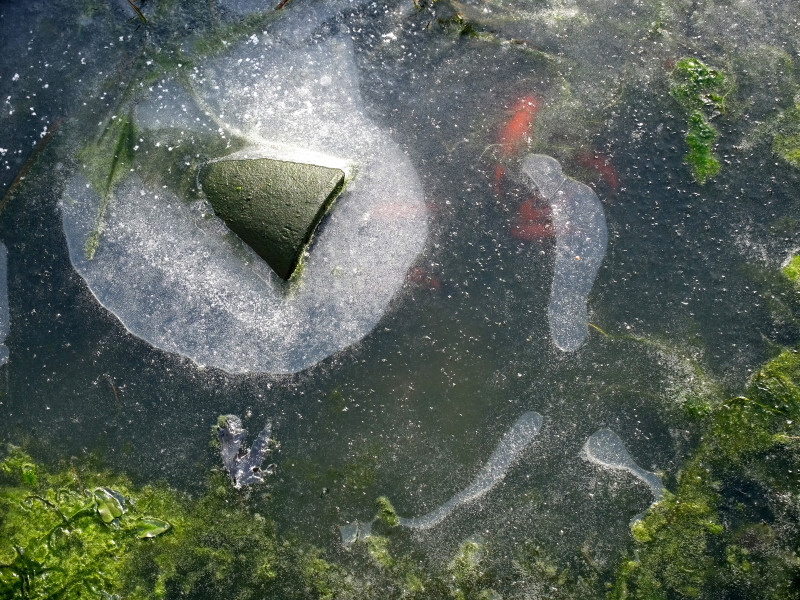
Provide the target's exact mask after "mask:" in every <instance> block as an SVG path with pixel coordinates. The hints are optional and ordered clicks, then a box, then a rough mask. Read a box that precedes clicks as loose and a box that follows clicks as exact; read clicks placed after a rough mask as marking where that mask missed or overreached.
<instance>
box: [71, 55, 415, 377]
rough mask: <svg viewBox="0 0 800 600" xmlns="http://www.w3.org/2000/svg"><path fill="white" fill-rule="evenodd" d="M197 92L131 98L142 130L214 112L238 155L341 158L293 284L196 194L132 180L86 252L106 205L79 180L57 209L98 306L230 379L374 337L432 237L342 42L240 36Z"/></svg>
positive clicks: (287, 369) (407, 173)
mask: <svg viewBox="0 0 800 600" xmlns="http://www.w3.org/2000/svg"><path fill="white" fill-rule="evenodd" d="M331 81H333V82H335V85H330V82H331ZM192 85H193V89H189V90H181V91H177V90H176V91H175V93H170V94H165V93H163V90H154V91H153V94H154V96H161V98H160V99H159V100H156V99H155V98H152V99H151V100H150V101H145V102H143V103H141V104H140V105H139V108H138V109H137V112H136V121H137V125H138V126H140V127H145V128H147V127H156V128H162V127H165V126H166V127H169V126H177V127H180V128H184V127H185V128H187V129H198V130H207V128H208V127H209V125H210V124H209V123H208V121H209V120H213V121H215V125H216V126H218V127H220V128H221V129H222V130H223V131H225V132H226V133H229V134H233V135H236V136H239V137H242V138H244V139H247V140H248V141H249V143H250V147H249V148H247V149H246V150H244V151H243V154H245V155H249V156H253V157H255V156H273V157H276V158H277V157H283V158H284V159H286V158H290V159H292V158H294V159H297V158H300V157H315V158H314V159H312V161H314V160H316V161H317V164H320V161H329V164H330V162H336V163H338V164H341V165H343V166H345V168H346V172H347V173H348V177H349V180H348V181H347V183H346V185H345V190H344V192H343V193H342V194H341V195H340V196H339V198H337V200H336V202H335V204H334V207H333V209H332V211H331V212H330V214H329V215H327V216H326V218H325V219H324V220H323V222H322V224H321V225H320V228H319V229H318V231H317V234H316V236H315V239H314V241H313V243H312V246H311V248H310V251H309V253H308V255H307V257H306V258H305V260H304V269H303V271H302V273H301V274H300V279H299V281H298V282H297V285H294V286H289V288H287V287H286V285H285V284H284V282H282V281H281V280H280V279H279V278H278V277H277V276H276V275H274V273H272V271H271V270H270V269H269V267H267V266H266V264H265V263H264V262H263V261H262V260H261V259H259V258H258V257H257V256H256V255H255V253H253V252H252V251H251V250H250V249H249V248H247V247H246V246H244V245H243V244H242V243H241V242H240V241H239V240H238V238H237V237H236V236H235V235H233V234H232V233H231V232H230V231H229V230H228V229H227V228H226V227H225V226H224V224H222V222H221V221H220V220H218V219H216V218H215V217H214V218H210V219H209V218H207V215H208V214H210V213H211V209H210V207H209V206H208V205H207V203H205V202H198V203H195V204H188V203H187V202H185V201H182V200H181V199H179V198H177V197H175V196H174V195H173V194H172V193H171V192H170V191H169V190H167V189H155V188H154V187H153V186H151V185H149V184H148V182H144V181H141V180H140V179H139V178H138V177H137V176H135V175H132V176H131V177H130V178H129V179H127V180H126V181H125V182H123V183H122V184H120V186H119V187H118V188H117V189H116V191H115V194H114V200H113V201H112V202H111V204H110V206H109V207H108V211H107V212H106V214H105V217H104V227H103V230H102V235H101V236H100V245H99V248H98V250H97V252H96V254H95V257H94V259H93V260H91V261H87V260H86V258H85V255H84V244H85V242H86V239H87V237H88V236H89V234H90V232H91V231H92V229H93V227H94V224H95V221H96V218H97V213H98V208H99V205H100V201H101V199H100V196H99V194H98V193H97V192H96V191H94V190H93V189H92V188H91V187H90V186H87V181H86V180H85V179H84V178H83V177H82V176H80V175H79V176H75V177H73V178H72V179H71V180H70V181H69V182H68V185H67V189H66V191H65V195H64V198H63V201H62V203H61V209H62V217H63V225H64V231H65V233H66V237H67V241H68V245H69V252H70V258H71V260H72V263H73V265H74V266H75V268H76V270H77V271H78V272H79V273H80V274H81V275H82V276H83V277H84V279H86V281H87V283H88V285H89V287H90V289H91V290H92V292H93V293H94V295H95V296H96V297H97V299H98V300H99V301H100V302H101V303H102V304H103V305H104V306H105V307H106V308H108V309H109V310H110V311H111V312H113V313H114V314H115V315H116V316H117V317H118V318H119V319H120V321H122V323H123V324H124V325H125V326H126V327H127V328H128V329H129V330H130V331H131V332H132V333H133V334H134V335H137V336H139V337H141V338H143V339H145V340H147V341H148V342H150V343H151V344H153V345H155V346H157V347H159V348H162V349H164V350H167V351H170V352H176V353H180V354H182V355H185V356H187V357H189V358H191V359H192V360H194V361H195V362H197V363H198V364H201V365H209V366H214V367H218V368H220V369H224V370H225V371H228V372H232V373H242V372H248V371H264V372H270V373H293V372H297V371H300V370H302V369H305V368H307V367H310V366H312V365H314V364H316V363H317V362H319V361H320V360H322V359H324V358H325V357H327V356H329V355H331V354H333V353H334V352H337V351H339V350H341V349H343V348H346V347H347V346H349V345H351V344H353V343H355V342H357V341H358V340H360V339H361V338H362V337H364V336H365V335H366V334H367V333H369V331H370V330H371V329H372V328H373V327H374V326H375V324H376V323H377V322H378V320H379V319H380V318H381V317H382V315H383V314H384V312H385V311H386V309H387V307H388V305H389V302H390V301H391V299H392V297H393V296H394V294H395V293H396V292H397V291H398V290H399V289H400V288H401V287H402V285H403V282H404V278H405V274H406V272H407V270H408V268H409V267H410V266H411V264H412V263H413V261H414V260H415V258H416V256H417V254H418V253H419V252H420V251H421V250H422V247H423V245H424V243H425V240H426V237H427V213H426V209H425V204H424V197H423V192H422V186H421V184H420V182H419V179H418V177H417V175H416V172H415V171H414V168H413V166H412V165H411V163H410V161H409V160H408V158H407V157H406V156H405V155H404V154H403V153H402V152H401V150H400V148H399V147H398V146H397V145H396V144H395V143H394V142H392V140H391V139H390V138H389V137H388V136H387V134H386V133H385V132H383V131H382V130H380V129H379V128H378V127H377V126H375V124H373V123H372V122H371V121H370V120H369V119H368V118H367V117H366V116H365V115H364V109H363V106H362V103H361V99H360V95H359V92H358V78H357V74H356V70H355V66H354V63H353V55H352V49H351V47H350V45H349V43H348V42H346V41H338V40H328V41H327V42H325V43H320V44H317V45H313V46H303V47H300V48H297V47H295V48H285V47H284V48H280V47H272V48H270V49H268V50H266V49H265V48H264V47H263V46H262V45H259V46H255V47H254V46H253V45H252V44H247V43H245V44H242V45H241V46H239V47H238V48H237V49H234V50H233V51H232V52H231V53H230V54H229V55H228V56H227V57H225V58H221V59H217V60H216V61H213V62H211V63H210V64H208V65H207V66H206V67H205V68H203V69H202V70H201V71H200V73H199V74H198V78H197V79H196V80H195V81H194V82H193V84H192ZM173 87H175V86H173V85H171V86H170V88H173ZM300 90H303V93H301V92H300ZM190 103H191V104H193V105H194V108H192V109H191V110H188V111H184V110H183V108H182V107H183V106H186V105H187V104H190ZM199 115H203V118H199V119H198V118H197V117H199ZM220 115H221V116H220ZM322 157H328V158H322Z"/></svg>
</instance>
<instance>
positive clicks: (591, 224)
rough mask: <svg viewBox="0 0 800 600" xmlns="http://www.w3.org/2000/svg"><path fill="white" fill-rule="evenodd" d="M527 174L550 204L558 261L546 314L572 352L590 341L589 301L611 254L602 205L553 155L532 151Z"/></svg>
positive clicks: (555, 333)
mask: <svg viewBox="0 0 800 600" xmlns="http://www.w3.org/2000/svg"><path fill="white" fill-rule="evenodd" d="M522 172H523V173H525V175H527V176H528V177H529V178H530V180H531V182H532V183H533V185H534V186H535V187H536V188H537V189H538V190H539V193H540V194H541V195H542V196H543V197H544V198H545V199H546V200H547V201H548V202H549V203H550V209H551V212H552V219H553V230H554V231H555V238H556V259H555V269H554V273H553V284H552V287H551V289H550V306H549V307H548V309H547V318H548V321H549V324H550V335H551V337H552V339H553V343H554V344H555V345H556V346H557V347H558V348H559V349H560V350H563V351H564V352H573V351H575V350H577V349H578V348H580V347H581V345H583V343H584V342H585V341H586V336H587V335H588V326H589V315H588V312H587V309H586V301H587V298H588V296H589V292H590V291H591V290H592V285H593V284H594V280H595V277H596V276H597V270H598V269H599V268H600V264H601V263H602V262H603V257H604V256H605V253H606V244H607V243H608V230H607V228H606V217H605V214H604V213H603V206H602V204H600V200H599V199H598V198H597V195H596V194H595V193H594V192H593V191H592V189H591V188H590V187H588V186H586V185H584V184H582V183H580V182H578V181H575V180H574V179H571V178H569V177H565V176H564V174H563V173H562V172H561V165H560V164H559V163H558V161H557V160H556V159H554V158H552V157H550V156H545V155H543V154H529V155H528V156H526V157H525V158H524V160H523V162H522Z"/></svg>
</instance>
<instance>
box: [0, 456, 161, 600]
mask: <svg viewBox="0 0 800 600" xmlns="http://www.w3.org/2000/svg"><path fill="white" fill-rule="evenodd" d="M32 474H33V475H32ZM90 483H92V484H93V483H95V482H94V481H93V480H92V478H87V479H86V481H83V482H82V481H81V480H80V479H79V478H78V475H77V471H71V472H70V471H67V470H65V471H63V472H62V473H60V474H58V475H50V474H48V473H46V472H44V471H43V470H42V469H41V468H37V467H36V466H35V465H33V463H32V461H31V459H30V457H29V456H27V455H26V454H25V453H24V452H22V451H21V450H20V449H19V448H15V447H10V448H9V451H8V454H7V456H6V457H5V459H4V460H3V461H2V462H1V463H0V598H30V599H39V598H41V599H44V598H64V599H71V598H106V597H108V596H107V595H108V594H112V593H113V592H114V591H115V588H116V583H117V581H118V577H119V573H120V569H121V566H122V563H121V561H120V559H122V558H124V557H125V556H126V555H127V554H128V553H129V552H130V551H131V550H132V549H133V548H134V547H135V546H136V545H141V544H143V543H145V542H143V541H141V540H139V539H138V538H139V537H141V536H139V535H137V523H138V520H139V519H137V516H136V515H137V513H138V514H141V513H139V511H138V510H137V508H134V506H133V505H132V504H131V502H130V497H129V496H128V488H127V486H128V484H127V482H125V481H124V480H120V479H119V478H116V479H115V480H114V481H113V483H112V482H111V481H109V483H110V484H111V485H113V487H95V488H94V489H93V490H89V489H87V488H86V487H84V486H85V485H88V484H90ZM141 518H145V519H148V518H151V517H147V516H141V517H140V519H141ZM162 523H165V524H166V525H167V528H168V525H169V524H168V523H166V521H162ZM163 531H166V529H164V530H162V531H161V532H159V533H163ZM155 535H158V533H155V532H154V535H153V537H155Z"/></svg>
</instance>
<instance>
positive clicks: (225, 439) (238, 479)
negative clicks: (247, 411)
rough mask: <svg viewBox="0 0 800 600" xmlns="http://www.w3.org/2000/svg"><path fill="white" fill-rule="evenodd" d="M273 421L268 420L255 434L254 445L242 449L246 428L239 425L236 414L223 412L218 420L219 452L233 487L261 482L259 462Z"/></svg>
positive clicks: (267, 445) (239, 420)
mask: <svg viewBox="0 0 800 600" xmlns="http://www.w3.org/2000/svg"><path fill="white" fill-rule="evenodd" d="M271 434H272V424H271V423H269V422H267V424H266V425H265V426H264V429H262V430H261V433H259V434H258V437H257V438H256V441H255V442H254V443H253V447H252V448H250V450H249V451H248V452H244V449H243V448H242V444H243V443H244V440H245V439H247V430H246V429H244V428H243V427H242V421H241V419H239V417H237V416H236V415H223V416H221V417H220V418H219V420H218V421H217V438H218V439H219V444H220V455H221V457H222V464H223V465H224V466H225V470H227V471H228V474H229V475H230V476H231V480H232V481H233V487H235V488H236V489H240V488H242V487H243V486H246V485H251V484H253V483H260V482H262V481H264V477H263V476H262V473H265V472H266V473H267V474H269V473H270V471H269V470H267V471H264V470H263V469H262V468H261V463H263V462H264V459H265V458H266V456H267V453H268V452H269V442H270V435H271Z"/></svg>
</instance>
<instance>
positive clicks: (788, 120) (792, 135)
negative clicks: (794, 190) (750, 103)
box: [772, 104, 800, 168]
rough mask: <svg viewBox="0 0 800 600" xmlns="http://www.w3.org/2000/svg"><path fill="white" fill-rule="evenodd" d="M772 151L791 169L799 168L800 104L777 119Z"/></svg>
mask: <svg viewBox="0 0 800 600" xmlns="http://www.w3.org/2000/svg"><path fill="white" fill-rule="evenodd" d="M772 151H773V152H774V153H775V154H777V155H778V156H780V157H781V158H782V159H783V160H785V161H786V162H787V163H789V164H790V165H792V166H793V167H797V168H800V104H795V105H794V106H793V107H792V108H790V109H789V110H787V111H786V112H784V113H783V115H781V117H780V118H779V119H778V123H777V133H776V134H775V137H774V138H773V140H772Z"/></svg>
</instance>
